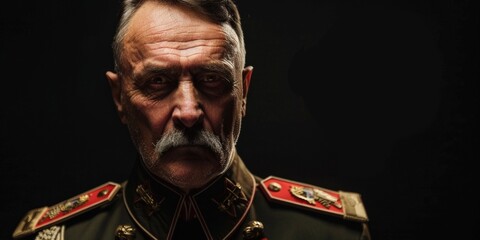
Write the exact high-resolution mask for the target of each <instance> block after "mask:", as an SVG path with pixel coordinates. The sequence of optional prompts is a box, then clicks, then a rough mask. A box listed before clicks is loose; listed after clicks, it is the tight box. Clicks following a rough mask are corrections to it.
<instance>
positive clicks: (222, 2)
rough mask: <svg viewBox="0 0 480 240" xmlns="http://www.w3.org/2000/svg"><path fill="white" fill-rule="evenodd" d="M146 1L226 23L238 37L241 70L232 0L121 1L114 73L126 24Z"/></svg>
mask: <svg viewBox="0 0 480 240" xmlns="http://www.w3.org/2000/svg"><path fill="white" fill-rule="evenodd" d="M147 1H158V2H165V3H169V4H174V5H181V6H186V7H188V8H190V9H192V10H193V11H195V12H198V13H200V14H202V15H205V16H207V17H208V18H209V19H211V20H212V21H214V22H215V23H218V24H223V23H228V24H229V25H230V26H231V27H232V28H233V30H234V31H235V33H236V34H237V36H238V40H239V44H240V46H239V47H240V49H239V50H240V54H241V55H240V56H239V61H240V62H239V63H240V66H239V67H242V68H243V65H244V64H245V43H244V40H243V30H242V25H241V21H240V14H239V12H238V9H237V6H236V5H235V3H234V2H233V0H123V4H122V11H121V17H120V21H119V23H118V27H117V31H116V33H115V36H114V39H113V44H112V48H113V59H114V63H115V71H117V72H118V73H121V69H120V65H119V64H120V60H121V58H122V48H123V40H124V37H125V34H126V30H127V26H128V23H129V22H130V19H131V18H132V16H133V15H134V13H135V12H136V11H137V10H138V9H139V8H140V6H142V4H143V3H145V2H147Z"/></svg>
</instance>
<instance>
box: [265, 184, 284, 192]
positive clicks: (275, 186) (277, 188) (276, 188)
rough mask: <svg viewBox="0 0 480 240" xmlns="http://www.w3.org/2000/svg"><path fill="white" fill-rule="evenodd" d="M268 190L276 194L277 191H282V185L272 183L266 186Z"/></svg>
mask: <svg viewBox="0 0 480 240" xmlns="http://www.w3.org/2000/svg"><path fill="white" fill-rule="evenodd" d="M268 189H270V190H272V191H274V192H278V191H280V190H282V185H280V184H279V183H277V182H272V183H270V184H269V185H268Z"/></svg>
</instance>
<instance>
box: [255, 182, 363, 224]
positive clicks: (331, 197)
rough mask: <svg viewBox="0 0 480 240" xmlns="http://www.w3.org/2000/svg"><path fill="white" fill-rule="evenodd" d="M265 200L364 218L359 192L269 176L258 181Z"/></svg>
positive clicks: (354, 218)
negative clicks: (336, 189)
mask: <svg viewBox="0 0 480 240" xmlns="http://www.w3.org/2000/svg"><path fill="white" fill-rule="evenodd" d="M260 188H261V189H262V191H263V192H264V193H265V195H266V197H267V199H268V200H270V201H273V202H277V203H282V204H287V205H291V206H295V207H300V208H302V209H307V210H311V211H315V212H321V213H327V214H330V215H334V216H338V217H342V218H344V219H350V220H355V221H359V222H367V221H368V217H367V212H366V211H365V207H364V205H363V202H362V199H361V196H360V194H358V193H354V192H344V191H333V190H329V189H325V188H321V187H317V186H313V185H309V184H305V183H301V182H296V181H291V180H287V179H284V178H279V177H275V176H270V177H267V178H265V179H263V180H262V181H260Z"/></svg>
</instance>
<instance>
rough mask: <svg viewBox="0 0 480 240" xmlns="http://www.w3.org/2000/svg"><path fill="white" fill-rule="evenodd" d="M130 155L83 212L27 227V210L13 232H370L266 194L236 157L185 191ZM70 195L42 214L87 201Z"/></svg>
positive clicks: (244, 235)
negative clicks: (127, 167) (102, 199)
mask: <svg viewBox="0 0 480 240" xmlns="http://www.w3.org/2000/svg"><path fill="white" fill-rule="evenodd" d="M138 162H139V164H138V166H137V167H136V168H135V169H134V171H133V172H132V175H131V177H130V178H129V179H128V181H125V182H124V183H123V184H121V188H119V189H120V190H119V191H118V192H117V193H115V196H114V197H112V199H111V201H110V202H109V204H108V205H103V206H100V205H99V206H96V205H95V204H92V207H86V208H92V209H88V211H84V212H82V213H79V214H76V215H75V216H71V217H69V218H65V219H64V220H58V221H56V222H55V221H53V222H52V223H51V224H49V225H48V226H42V227H41V228H40V229H35V222H32V221H33V220H32V219H33V217H32V216H26V217H25V218H24V219H23V220H22V221H21V223H20V224H19V227H18V228H17V230H16V233H14V237H15V238H19V239H36V240H46V239H55V240H75V239H88V240H90V239H91V240H97V239H98V240H114V239H135V240H143V239H159V240H163V239H194V240H203V239H209V240H210V239H232V240H240V239H261V240H267V239H269V240H282V239H287V240H290V239H302V240H309V239H319V240H322V239H335V240H341V239H345V240H347V239H348V240H350V239H352V240H353V239H355V240H360V239H361V240H364V239H370V236H369V233H368V228H367V226H366V219H363V220H362V219H360V220H359V219H354V220H351V219H342V218H340V217H337V216H332V214H326V213H324V212H322V211H309V210H308V208H305V209H301V208H298V207H296V206H295V205H294V204H289V203H288V201H285V203H286V204H282V200H281V199H280V200H279V199H277V201H271V200H269V199H270V198H269V197H268V194H266V191H265V190H264V189H263V190H262V189H261V186H260V185H261V184H260V183H261V180H262V179H259V178H256V177H254V176H253V175H252V174H251V173H250V172H249V171H248V169H247V168H246V167H245V166H244V164H243V162H242V160H241V159H240V157H238V156H236V158H235V160H234V162H233V164H232V167H231V168H230V169H229V170H228V171H227V172H226V173H225V174H224V175H222V176H221V177H218V178H217V179H216V180H215V181H213V182H212V183H211V184H210V185H209V186H207V187H205V188H204V189H202V190H199V191H197V192H195V193H191V194H190V195H185V194H182V193H181V192H180V191H178V190H176V189H175V188H174V187H172V186H169V185H167V184H164V183H160V182H158V181H156V180H155V179H154V178H153V177H151V176H150V175H149V173H148V172H147V171H146V170H145V169H144V167H143V165H142V164H141V163H140V162H141V161H138ZM90 195H91V194H90ZM72 199H74V201H73V200H72ZM72 199H70V200H69V202H68V204H67V201H65V202H63V203H61V204H60V205H61V207H58V206H59V204H57V205H56V206H57V207H56V208H57V209H62V210H59V211H53V210H52V209H54V207H50V208H49V209H48V211H47V213H48V214H42V215H49V216H50V217H52V219H55V217H56V215H55V214H57V215H58V214H59V212H61V211H63V210H65V209H68V210H69V211H71V210H72V209H75V208H79V206H81V204H84V202H87V201H88V194H86V195H85V198H83V200H82V198H81V197H77V198H72ZM307 200H308V199H307ZM82 201H83V202H82ZM92 201H93V200H92ZM302 201H303V200H302ZM62 204H63V205H62ZM66 205H68V206H70V207H69V208H67V207H66ZM85 206H86V205H85ZM362 207H363V205H362ZM72 212H73V211H72ZM327 213H328V212H327ZM43 218H45V216H44V217H43ZM37 226H38V224H37ZM29 228H30V229H29ZM32 228H33V229H32ZM25 230H27V231H26V232H25ZM22 231H23V232H22Z"/></svg>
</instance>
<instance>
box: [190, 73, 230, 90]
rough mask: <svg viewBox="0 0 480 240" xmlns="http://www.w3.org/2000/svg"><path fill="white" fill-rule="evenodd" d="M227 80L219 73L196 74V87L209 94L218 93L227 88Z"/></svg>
mask: <svg viewBox="0 0 480 240" xmlns="http://www.w3.org/2000/svg"><path fill="white" fill-rule="evenodd" d="M229 86H230V84H229V81H228V80H227V79H226V78H225V77H223V76H222V75H219V74H202V75H200V76H197V87H198V88H199V89H200V90H201V91H203V92H205V93H207V94H211V95H220V94H223V93H224V92H225V91H227V90H228V89H229Z"/></svg>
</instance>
